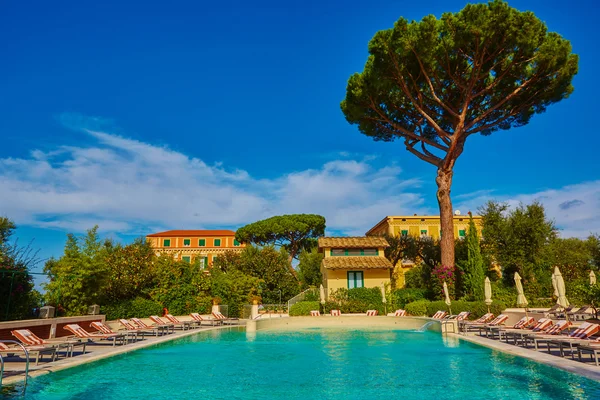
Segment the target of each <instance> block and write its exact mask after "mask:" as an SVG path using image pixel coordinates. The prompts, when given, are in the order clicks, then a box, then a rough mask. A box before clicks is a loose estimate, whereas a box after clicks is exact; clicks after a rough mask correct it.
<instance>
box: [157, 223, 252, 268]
mask: <svg viewBox="0 0 600 400" xmlns="http://www.w3.org/2000/svg"><path fill="white" fill-rule="evenodd" d="M146 240H148V242H149V243H150V245H151V246H152V248H153V249H155V250H156V254H157V255H160V254H170V255H172V256H173V258H175V259H176V260H181V261H187V262H190V263H191V262H195V261H196V260H197V259H199V260H200V265H202V266H203V267H204V268H209V267H212V265H213V263H214V261H215V260H216V259H217V258H218V257H219V255H222V254H223V253H225V252H226V251H242V249H243V248H244V247H245V246H244V244H243V243H239V242H238V241H237V240H235V232H234V231H230V230H174V231H166V232H159V233H153V234H151V235H148V236H146Z"/></svg>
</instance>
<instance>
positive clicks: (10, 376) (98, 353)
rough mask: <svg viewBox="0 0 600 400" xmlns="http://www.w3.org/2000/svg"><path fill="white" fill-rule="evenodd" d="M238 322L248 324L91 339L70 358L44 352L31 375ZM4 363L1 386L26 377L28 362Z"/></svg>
mask: <svg viewBox="0 0 600 400" xmlns="http://www.w3.org/2000/svg"><path fill="white" fill-rule="evenodd" d="M239 326H245V325H244V323H243V322H242V323H241V324H240V325H225V326H214V327H212V326H202V327H201V328H197V329H189V330H185V331H181V330H175V332H174V333H171V334H168V335H164V336H158V337H156V336H146V337H145V339H144V340H139V341H137V342H135V343H129V344H126V345H124V346H120V345H117V346H114V347H113V346H112V343H111V342H108V341H101V342H100V343H99V344H92V343H89V344H88V345H87V346H86V353H85V354H81V348H79V347H76V348H75V354H74V356H73V357H68V358H67V357H64V356H62V355H61V356H60V358H59V359H58V360H56V361H54V362H51V361H49V360H50V358H49V356H48V355H45V356H44V361H40V363H39V365H37V366H36V365H35V359H33V360H32V361H31V362H30V364H29V377H30V378H33V377H36V376H40V375H44V374H48V373H50V372H55V371H60V370H63V369H66V368H72V367H75V366H78V365H83V364H87V363H90V362H94V361H98V360H100V359H103V358H109V357H114V356H116V355H118V354H124V353H128V352H131V351H135V350H139V349H142V348H146V347H150V346H155V345H157V344H159V343H165V342H169V341H172V340H175V339H179V338H182V337H186V336H191V335H195V334H197V333H199V332H205V331H211V330H216V329H231V328H236V327H239ZM9 360H10V359H9ZM46 360H47V361H46ZM4 366H5V373H4V375H5V376H4V379H3V380H2V386H6V385H10V384H15V383H19V382H21V381H23V379H24V377H25V362H20V361H5V363H4Z"/></svg>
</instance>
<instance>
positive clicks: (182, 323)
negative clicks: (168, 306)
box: [165, 314, 198, 330]
mask: <svg viewBox="0 0 600 400" xmlns="http://www.w3.org/2000/svg"><path fill="white" fill-rule="evenodd" d="M165 318H167V319H168V320H169V322H170V323H172V324H173V325H175V326H181V327H182V328H183V330H186V329H190V328H191V327H192V325H194V326H197V325H198V324H195V321H180V320H178V319H177V318H175V317H174V316H172V315H171V314H166V315H165Z"/></svg>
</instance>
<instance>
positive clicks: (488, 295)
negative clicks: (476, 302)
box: [483, 276, 492, 312]
mask: <svg viewBox="0 0 600 400" xmlns="http://www.w3.org/2000/svg"><path fill="white" fill-rule="evenodd" d="M483 293H484V294H485V300H484V302H485V304H486V305H487V306H488V312H490V306H491V305H492V283H491V282H490V278H488V277H487V276H486V277H485V283H484V285H483Z"/></svg>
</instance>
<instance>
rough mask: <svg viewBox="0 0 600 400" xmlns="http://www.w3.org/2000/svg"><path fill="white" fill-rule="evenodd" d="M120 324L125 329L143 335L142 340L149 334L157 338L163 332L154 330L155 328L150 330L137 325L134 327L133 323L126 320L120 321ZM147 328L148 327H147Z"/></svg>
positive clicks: (157, 329) (158, 329)
mask: <svg viewBox="0 0 600 400" xmlns="http://www.w3.org/2000/svg"><path fill="white" fill-rule="evenodd" d="M119 323H120V324H121V326H122V327H123V328H125V329H126V330H128V331H136V332H139V333H141V334H142V338H143V337H144V335H146V334H149V335H153V336H157V337H158V334H159V333H160V332H161V329H160V328H153V327H148V328H141V327H139V326H137V325H134V324H133V323H132V322H130V321H127V320H126V319H124V318H121V319H119ZM146 326H147V325H146Z"/></svg>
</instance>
